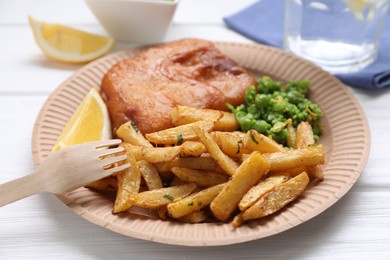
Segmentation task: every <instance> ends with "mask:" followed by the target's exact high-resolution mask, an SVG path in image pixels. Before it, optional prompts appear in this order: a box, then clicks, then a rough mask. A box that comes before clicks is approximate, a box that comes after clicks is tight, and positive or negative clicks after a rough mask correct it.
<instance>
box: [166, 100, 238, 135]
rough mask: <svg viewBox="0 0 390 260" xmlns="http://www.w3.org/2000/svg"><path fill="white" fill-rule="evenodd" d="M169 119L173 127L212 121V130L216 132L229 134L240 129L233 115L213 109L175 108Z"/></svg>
mask: <svg viewBox="0 0 390 260" xmlns="http://www.w3.org/2000/svg"><path fill="white" fill-rule="evenodd" d="M171 119H172V122H173V124H174V125H185V124H189V123H193V122H197V121H201V120H208V121H213V122H215V125H214V130H217V131H229V132H231V131H235V130H237V129H238V128H239V127H240V125H239V124H238V122H237V119H236V117H235V115H234V114H233V113H229V112H224V111H219V110H213V109H197V108H193V107H187V106H176V107H174V108H173V109H172V111H171Z"/></svg>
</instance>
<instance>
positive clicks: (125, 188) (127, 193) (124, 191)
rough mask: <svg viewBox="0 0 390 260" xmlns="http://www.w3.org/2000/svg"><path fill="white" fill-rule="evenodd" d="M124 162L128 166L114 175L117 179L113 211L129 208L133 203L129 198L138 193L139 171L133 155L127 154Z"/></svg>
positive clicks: (139, 183)
mask: <svg viewBox="0 0 390 260" xmlns="http://www.w3.org/2000/svg"><path fill="white" fill-rule="evenodd" d="M121 145H123V143H122V144H121ZM125 163H129V164H130V167H129V168H128V169H126V170H124V171H122V172H120V173H117V175H116V177H117V179H118V191H117V194H116V199H115V203H114V210H113V213H119V212H123V211H126V210H128V209H129V208H131V207H132V206H133V203H132V201H131V200H130V199H129V198H131V197H132V196H135V195H136V194H138V191H139V188H140V185H141V172H140V170H139V168H138V165H137V162H136V160H135V158H134V156H133V155H132V154H128V155H127V159H126V160H125Z"/></svg>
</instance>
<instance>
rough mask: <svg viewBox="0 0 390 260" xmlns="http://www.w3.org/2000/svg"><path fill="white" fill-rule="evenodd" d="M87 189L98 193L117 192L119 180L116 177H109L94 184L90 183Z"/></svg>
mask: <svg viewBox="0 0 390 260" xmlns="http://www.w3.org/2000/svg"><path fill="white" fill-rule="evenodd" d="M85 187H87V188H89V189H94V190H98V191H112V192H114V191H117V189H118V180H117V179H116V177H114V176H109V177H106V178H103V179H100V180H97V181H94V182H91V183H89V184H88V185H86V186H85Z"/></svg>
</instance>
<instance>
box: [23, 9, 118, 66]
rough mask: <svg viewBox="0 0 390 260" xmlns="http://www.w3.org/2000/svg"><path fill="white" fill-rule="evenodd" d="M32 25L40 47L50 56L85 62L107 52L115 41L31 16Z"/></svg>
mask: <svg viewBox="0 0 390 260" xmlns="http://www.w3.org/2000/svg"><path fill="white" fill-rule="evenodd" d="M29 22H30V27H31V29H32V31H33V33H34V38H35V41H36V42H37V44H38V46H39V47H40V49H41V50H42V51H43V52H44V53H45V54H46V55H47V56H49V57H50V58H52V59H55V60H59V61H62V62H69V63H85V62H89V61H92V60H94V59H96V58H99V57H101V56H103V55H105V54H107V53H108V52H109V51H110V50H111V49H112V47H114V44H115V41H114V39H113V38H111V37H108V36H101V35H96V34H91V33H88V32H84V31H80V30H77V29H74V28H70V27H67V26H64V25H60V24H51V23H45V22H42V21H38V20H35V19H34V18H32V17H31V16H29Z"/></svg>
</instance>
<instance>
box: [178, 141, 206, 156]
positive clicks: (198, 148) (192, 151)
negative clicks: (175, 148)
mask: <svg viewBox="0 0 390 260" xmlns="http://www.w3.org/2000/svg"><path fill="white" fill-rule="evenodd" d="M180 148H181V150H180V156H181V157H188V156H192V157H199V156H200V155H201V154H202V153H205V152H207V149H206V146H204V144H202V143H201V142H195V141H186V142H184V143H183V144H182V145H181V146H180Z"/></svg>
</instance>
